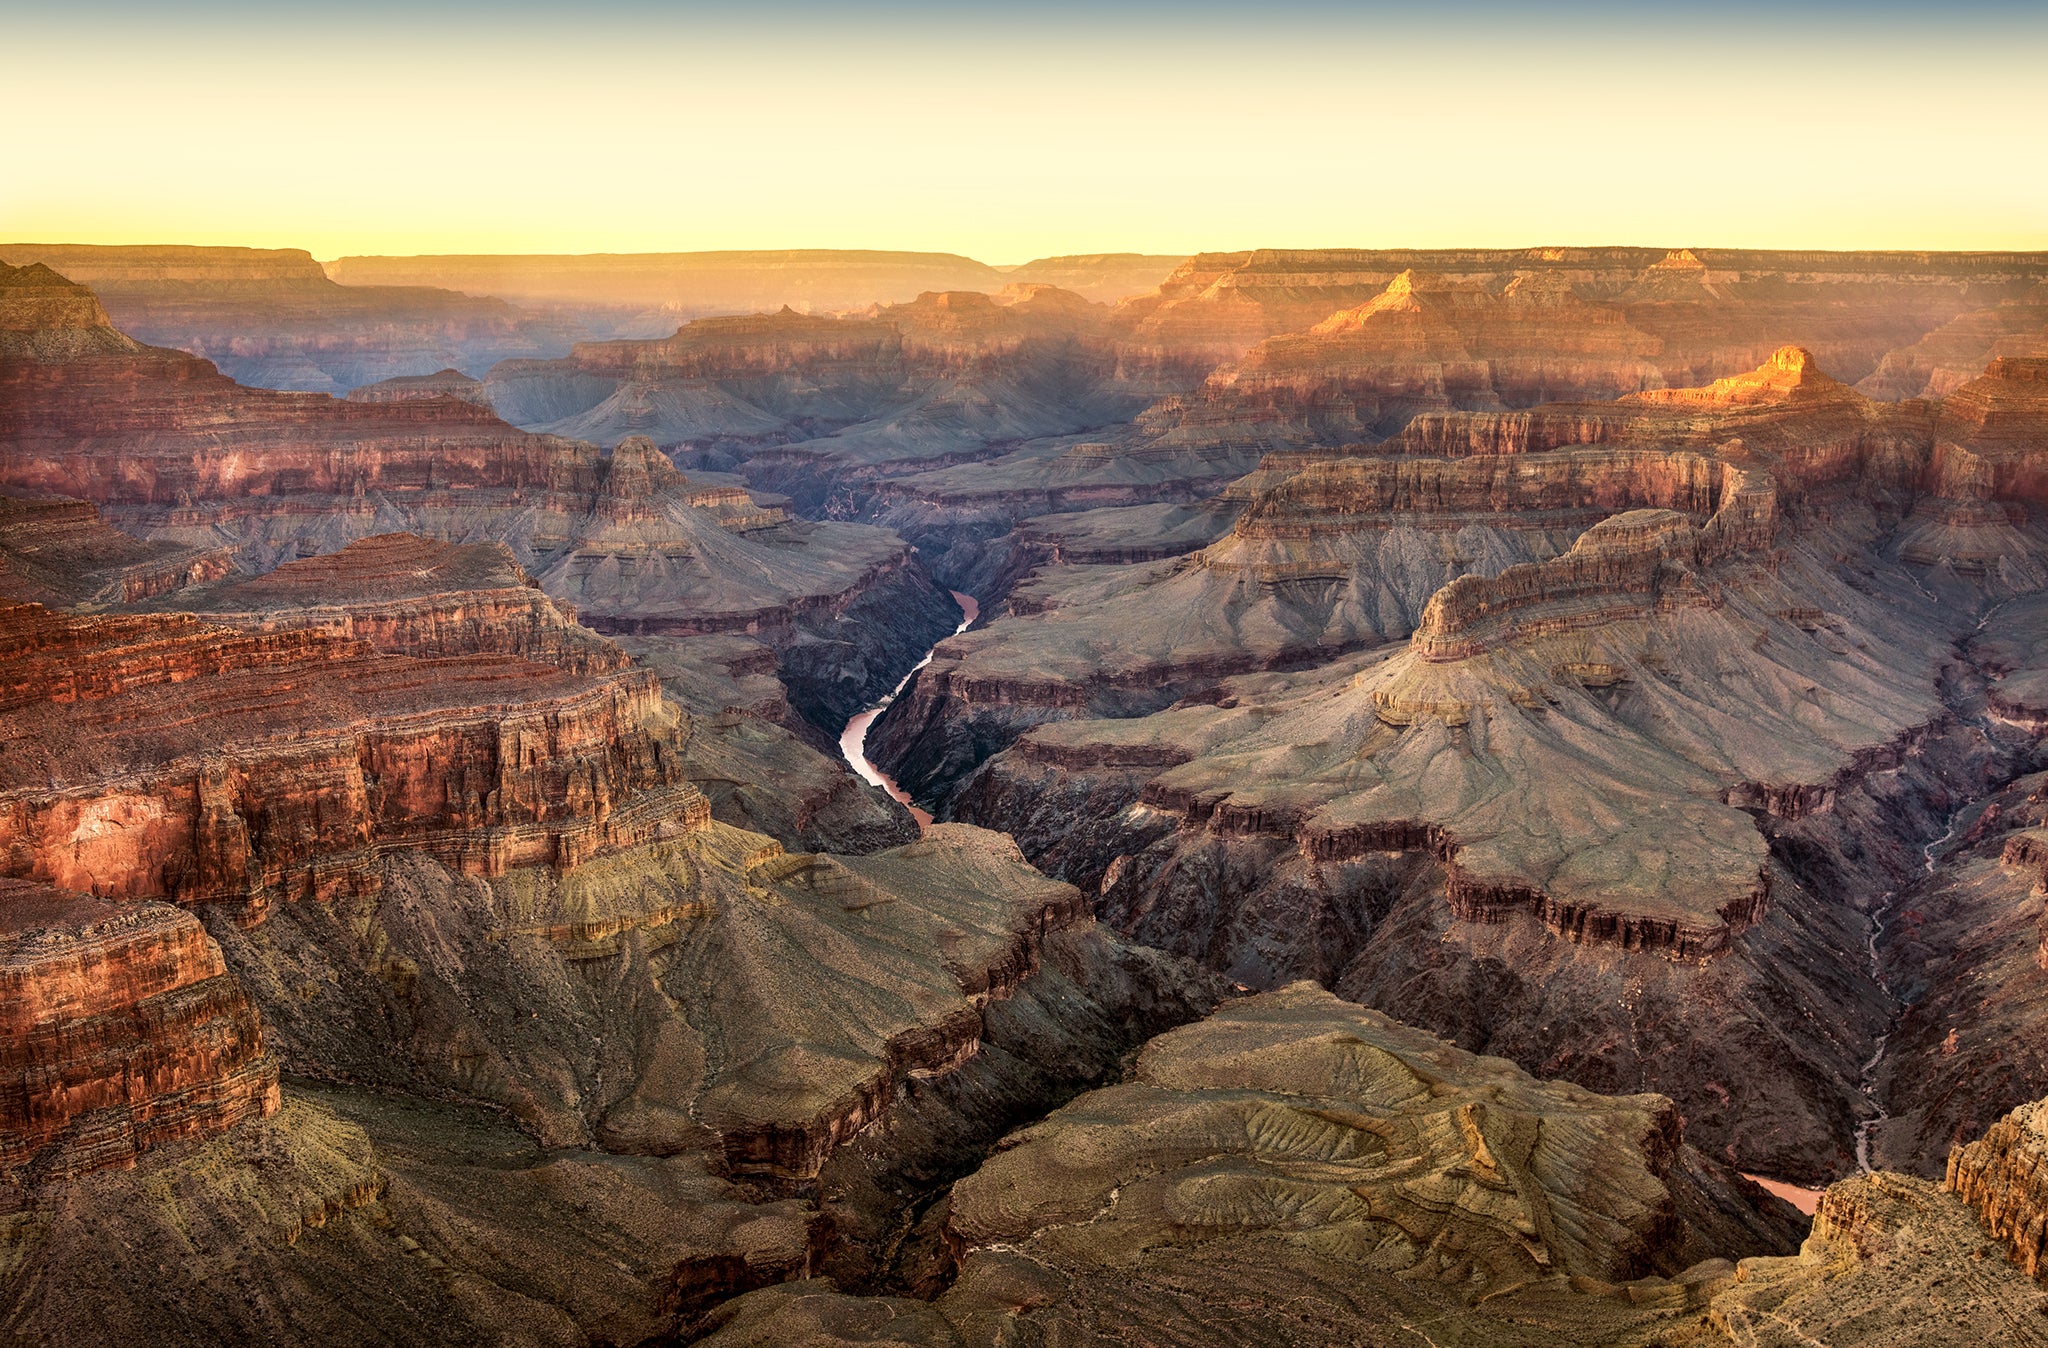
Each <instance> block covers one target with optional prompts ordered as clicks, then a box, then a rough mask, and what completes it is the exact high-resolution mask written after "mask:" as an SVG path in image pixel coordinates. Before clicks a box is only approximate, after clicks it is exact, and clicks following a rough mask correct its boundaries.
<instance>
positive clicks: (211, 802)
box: [0, 605, 709, 912]
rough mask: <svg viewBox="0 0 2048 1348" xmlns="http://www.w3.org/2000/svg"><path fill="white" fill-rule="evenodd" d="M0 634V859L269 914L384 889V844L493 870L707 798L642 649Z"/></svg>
mask: <svg viewBox="0 0 2048 1348" xmlns="http://www.w3.org/2000/svg"><path fill="white" fill-rule="evenodd" d="M0 633H4V634H5V635H4V637H0V712H4V715H0V871H4V873H6V874H12V875H16V876H23V877H28V878H34V879H39V880H46V881H48V882H50V883H52V884H56V885H59V886H62V887H64V888H68V889H75V890H81V891H88V892H93V893H97V894H101V895H104V896H107V897H111V898H121V899H132V898H143V897H153V896H164V897H170V898H175V899H177V900H179V901H181V902H202V901H215V900H247V901H251V902H253V903H255V904H257V905H258V909H257V911H259V912H260V911H261V907H262V905H263V904H266V903H267V902H268V901H269V900H271V899H274V898H279V897H291V898H298V897H324V896H328V895H331V894H335V893H338V892H363V891H368V890H372V889H374V888H375V887H376V886H377V884H378V883H379V880H378V870H377V865H376V863H377V861H378V859H379V857H380V856H381V855H382V854H383V853H384V852H386V851H389V850H392V849H402V848H416V849H420V850H424V851H426V852H428V853H430V854H432V855H433V856H435V857H437V858H438V859H440V860H441V861H442V862H443V863H444V864H446V865H448V866H450V867H451V868H453V869H456V870H458V871H461V872H464V873H466V874H481V875H492V874H497V873H500V872H502V871H503V870H505V869H507V868H509V867H513V866H521V865H550V866H554V867H556V868H562V867H567V866H572V865H574V864H576V863H577V862H579V861H581V860H583V859H585V858H587V857H590V856H592V855H594V854H596V853H598V852H601V851H605V850H608V849H615V848H618V847H623V846H630V845H632V844H634V843H637V842H642V841H646V840H648V839H651V838H658V837H663V836H667V835H669V834H671V833H678V832H687V831H689V830H691V829H694V828H698V827H701V826H702V825H703V824H704V823H705V822H706V821H707V820H708V818H709V807H708V805H707V803H706V801H705V799H704V797H703V796H702V795H701V794H699V793H698V792H697V791H696V790H695V788H693V787H691V786H690V785H689V784H688V783H687V782H685V781H683V780H682V778H681V773H680V767H679V760H678V754H679V735H680V719H679V717H678V715H677V714H676V712H675V711H674V710H673V708H671V707H670V706H669V705H668V704H667V703H665V702H664V701H663V699H662V696H661V690H660V687H659V685H658V683H657V682H656V680H655V678H654V676H653V674H652V673H650V672H648V671H645V670H640V669H635V668H628V669H620V670H615V671H613V672H608V673H592V674H575V673H571V672H569V671H567V670H564V669H560V668H556V667H554V666H550V665H542V664H535V663H531V662H529V661H527V660H524V659H520V658H517V657H514V656H506V655H468V656H460V657H451V658H442V659H413V658H410V657H405V656H392V655H380V654H378V653H376V652H375V651H374V650H373V649H372V648H371V647H370V645H369V644H368V643H366V642H364V641H361V640H355V639H344V638H340V637H336V636H334V635H331V634H329V633H326V632H322V631H317V630H305V629H299V630H284V631H243V630H237V629H234V628H229V627H223V626H218V625H215V624H211V623H206V622H202V621H200V620H198V619H196V618H193V617H190V616H187V615H172V614H142V615H128V616H120V617H98V618H87V617H75V616H66V615H62V614H57V613H52V612H50V611H48V610H46V609H43V608H41V607H39V606H36V605H21V606H14V607H10V608H7V609H5V610H4V611H0Z"/></svg>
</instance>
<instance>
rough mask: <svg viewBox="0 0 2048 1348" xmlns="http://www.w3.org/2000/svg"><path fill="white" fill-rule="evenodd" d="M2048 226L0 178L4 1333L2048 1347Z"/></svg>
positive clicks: (615, 1340)
mask: <svg viewBox="0 0 2048 1348" xmlns="http://www.w3.org/2000/svg"><path fill="white" fill-rule="evenodd" d="M2044 285H2048V255H2040V254H2030V253H2009V254H1997V253H1984V254H1935V253H1924V254H1877V253H1862V254H1858V253H1792V252H1763V251H1753V250H1752V251H1745V250H1722V249H1710V248H1693V249H1670V248H1544V249H1529V250H1509V249H1498V250H1478V249H1474V250H1354V249H1326V250H1256V251H1249V252H1241V253H1230V254H1200V255H1197V256H1194V257H1190V258H1186V259H1178V258H1167V257H1147V256H1143V255H1116V254H1104V255H1091V256H1077V257H1060V258H1048V259H1042V260H1040V261H1038V262H1033V263H1030V264H1026V265H1024V266H1021V267H1016V268H1008V269H998V268H992V267H986V266H983V265H982V264H980V263H975V262H973V261H972V260H971V259H967V258H963V257H957V256H954V255H950V254H913V253H889V254H882V253H877V254H867V255H850V254H844V253H832V252H825V251H820V252H813V253H806V252H789V253H744V254H742V253H733V254H673V255H666V254H663V255H656V254H648V255H626V254H616V255H590V256H587V257H582V258H546V257H483V256H474V257H472V256H446V257H421V258H374V257H350V258H343V259H340V260H339V261H338V262H335V263H331V264H329V265H328V266H327V267H326V268H325V269H323V268H322V267H321V266H320V265H319V264H317V263H314V262H313V261H312V259H311V257H310V255H307V254H303V253H297V252H293V251H289V250H272V251H261V250H228V249H172V248H168V247H166V248H132V249H93V248H87V247H84V246H73V245H37V246H27V245H20V246H17V245H6V246H0V977H4V981H5V982H6V985H7V987H8V988H9V989H10V993H11V995H10V997H9V998H8V999H7V1008H6V1011H5V1015H6V1017H7V1018H8V1020H9V1035H8V1038H7V1044H6V1051H5V1052H4V1054H0V1082H4V1088H0V1308H4V1309H0V1321H4V1324H5V1329H6V1333H7V1334H8V1335H9V1336H10V1337H11V1338H12V1339H13V1340H14V1341H21V1342H36V1341H51V1340H55V1339H58V1338H63V1337H66V1336H67V1335H72V1334H75V1332H76V1329H77V1326H78V1325H79V1324H81V1323H83V1322H89V1323H91V1324H92V1325H94V1326H95V1327H96V1329H97V1330H98V1332H99V1334H100V1336H101V1337H103V1338H104V1340H105V1341H107V1342H110V1343H122V1344H125V1343H142V1342H149V1343H151V1344H156V1345H163V1344H187V1343H190V1344H193V1345H199V1344H215V1343H220V1342H260V1341H270V1342H277V1341H300V1340H310V1339H321V1340H337V1341H348V1342H363V1343H389V1344H402V1343H415V1342H428V1341H434V1342H464V1343H467V1342H479V1343H549V1344H600V1343H602V1344H627V1343H631V1344H653V1343H680V1342H705V1343H715V1344H719V1345H743V1344H764V1345H765V1344H784V1343H796V1342H803V1343H861V1342H893V1343H976V1344H978V1343H987V1344H998V1343H1002V1344H1010V1343H1083V1342H1100V1341H1105V1340H1106V1339H1109V1338H1114V1339H1117V1340H1119V1341H1127V1342H1176V1343H1178V1342H1187V1343H1194V1342H1217V1341H1225V1340H1227V1341H1230V1342H1243V1343H1274V1344H1280V1343H1295V1344H1298V1343H1316V1344H1322V1343H1328V1344H1355V1343H1360V1342H1379V1341H1387V1342H1397V1341H1402V1340H1403V1339H1404V1338H1406V1339H1409V1340H1413V1339H1415V1338H1417V1337H1420V1338H1422V1339H1425V1340H1427V1341H1429V1342H1432V1343H1452V1342H1458V1343H1489V1344H1491V1343H1501V1344H1527V1345H1539V1344H1540V1345H1562V1344H1609V1345H1617V1346H1619V1345H1640V1346H1641V1348H1650V1345H1665V1346H1666V1348H1669V1346H1670V1345H1706V1344H1719V1343H1732V1344H1741V1345H1753V1344H1785V1345H1788V1346H1789V1345H1792V1344H1801V1343H1804V1344H1811V1343H1813V1342H1825V1343H1829V1344H1839V1345H1845V1346H1846V1345H1858V1344H1870V1345H1877V1344H1886V1345H1895V1344H1926V1345H1929V1346H1930V1348H1932V1346H1933V1345H1938V1344H1944V1343H1954V1342H1958V1341H1972V1342H1978V1341H1981V1342H1986V1343H1992V1342H1997V1343H2005V1342H2010V1343H2048V1320H2043V1319H2042V1317H2041V1314H2040V1307H2041V1306H2042V1305H2043V1304H2044V1301H2043V1298H2044V1292H2043V1289H2042V1286H2041V1283H2040V1281H2039V1278H2040V1276H2041V1273H2042V1268H2041V1264H2042V1252H2043V1249H2044V1239H2048V1237H2044V1234H2043V1233H2044V1230H2048V1199H2044V1196H2043V1185H2044V1180H2043V1159H2042V1157H2043V1152H2044V1150H2048V1143H2044V1142H2043V1137H2044V1134H2048V1127H2044V1124H2043V1117H2044V1116H2043V1113H2042V1111H2043V1109H2044V1108H2048V1060H2043V1059H2042V1057H2041V1055H2040V1054H2039V1053H2038V1052H2036V1051H2035V1046H2036V1045H2038V1043H2039V1042H2040V1034H2041V1031H2042V1029H2043V1027H2044V1023H2048V1022H2044V1017H2048V996H2044V995H2043V989H2044V986H2048V985H2044V984H2043V982H2042V980H2043V979H2044V978H2048V974H2044V972H2043V970H2044V969H2048V954H2044V951H2048V937H2044V933H2048V916H2044V911H2043V909H2044V903H2048V898H2044V895H2048V879H2044V877H2048V785H2044V783H2048V637H2044V632H2048V515H2044V513H2043V512H2044V511H2048V346H2044V345H2043V344H2042V339H2043V335H2044V333H2048V327H2044V324H2048V319H2044V318H2043V309H2042V305H2043V299H2042V296H2043V293H2044V292H2043V290H2042V287H2043V286H2044ZM338 394H346V396H334V395H338ZM1755 1176H1764V1177H1768V1178H1769V1179H1770V1180H1772V1181H1773V1182H1778V1183H1790V1184H1795V1185H1799V1186H1804V1187H1808V1188H1812V1189H1816V1190H1819V1191H1820V1192H1819V1193H1818V1197H1817V1203H1816V1204H1815V1207H1814V1211H1813V1214H1812V1216H1811V1218H1810V1219H1809V1218H1807V1217H1805V1216H1803V1215H1802V1214H1801V1213H1800V1212H1799V1211H1796V1210H1795V1209H1794V1208H1793V1207H1792V1206H1790V1205H1789V1204H1787V1203H1785V1202H1784V1201H1782V1199H1780V1198H1778V1197H1776V1196H1774V1195H1773V1193H1772V1192H1771V1191H1770V1190H1768V1189H1767V1188H1765V1187H1763V1186H1760V1185H1759V1184H1757V1183H1755V1182H1754V1178H1753V1177H1755ZM366 1288H374V1289H376V1290H375V1294H374V1295H368V1294H366V1292H365V1289H366ZM1275 1289H1285V1295H1276V1294H1275ZM1958 1335H1960V1336H1961V1337H1960V1338H1958V1337H1957V1336H1958Z"/></svg>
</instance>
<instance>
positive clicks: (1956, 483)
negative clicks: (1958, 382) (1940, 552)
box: [1928, 356, 2048, 506]
mask: <svg viewBox="0 0 2048 1348" xmlns="http://www.w3.org/2000/svg"><path fill="white" fill-rule="evenodd" d="M1928 487H1929V489H1930V490H1931V491H1933V492H1934V493H1935V494H1936V495H1938V496H1942V497H1949V498H1956V499H1961V500H2000V501H2015V502H2023V503H2026V504H2029V505H2034V506H2043V505H2048V359H2023V358H2020V357H2013V356H2001V357H2000V358H1998V359H1997V360H1994V361H1992V362H1991V364H1990V366H1989V368H1987V369H1986V370H1985V371H1984V373H1983V375H1982V376H1981V377H1979V378H1976V379H1973V380H1971V381H1970V382H1969V383H1967V384H1964V385H1963V386H1962V387H1961V388H1959V389H1957V390H1956V391H1955V392H1954V393H1951V394H1950V395H1949V396H1948V397H1946V398H1944V399H1942V402H1941V411H1940V415H1939V416H1938V417H1937V418H1936V419H1935V423H1934V460H1933V463H1932V464H1931V466H1930V468H1929V471H1928Z"/></svg>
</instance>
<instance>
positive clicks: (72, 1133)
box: [0, 879, 278, 1207]
mask: <svg viewBox="0 0 2048 1348" xmlns="http://www.w3.org/2000/svg"><path fill="white" fill-rule="evenodd" d="M277 1107H278V1086H277V1062H276V1060H275V1059H273V1058H271V1057H270V1056H269V1055H267V1054H266V1053H265V1052H264V1051H263V1035H262V1028H261V1024H260V1022H259V1019H258V1017H257V1014H256V1009H255V1008H254V1007H253V1006H251V1005H250V1004H249V1001H248V999H247V998H246V997H245V996H244V995H243V992H242V988H241V985H240V984H239V983H237V982H236V980H235V978H234V977H233V975H231V974H230V973H229V972H228V970H227V965H226V964H225V963H224V962H223V961H222V959H221V952H220V948H219V947H218V946H217V945H215V944H214V942H213V940H212V938H211V937H209V936H208V935H207V934H206V932H205V930H204V929H203V928H202V927H201V926H200V925H199V922H198V920H197V919H196V918H194V917H193V916H192V914H190V913H188V912H185V911H183V910H181V909H178V908H175V907H172V906H171V905H169V904H163V903H143V904H125V903H109V902H105V901H103V900H99V899H94V898H90V897H87V896H85V895H81V894H76V893H68V892H65V891H63V890H59V889H54V888H52V887H50V886H48V885H43V884H37V883H32V882H28V881H22V880H10V879H0V1207H5V1206H9V1204H8V1199H9V1197H10V1190H13V1191H15V1192H16V1193H18V1191H19V1186H22V1185H24V1184H26V1183H33V1182H36V1181H39V1180H42V1179H45V1178H52V1177H62V1176H71V1175H78V1174H83V1173H85V1172H87V1171H91V1170H99V1169H103V1168H105V1167H108V1166H125V1165H132V1164H134V1161H135V1158H136V1156H137V1154H138V1153H140V1152H143V1151H146V1150H147V1149H149V1148H150V1147H153V1146H156V1145H159V1144H161V1143H165V1142H173V1141H180V1140H183V1139H187V1138H201V1137H210V1136H212V1135H214V1134H216V1133H220V1132H224V1131H226V1130H227V1129H229V1128H232V1127H233V1126H235V1125H236V1124H237V1123H240V1122H241V1121H243V1120H244V1119H250V1118H258V1117H262V1116H264V1115H268V1114H271V1113H274V1112H276V1110H277Z"/></svg>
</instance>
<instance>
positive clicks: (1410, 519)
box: [1209, 449, 1733, 553]
mask: <svg viewBox="0 0 2048 1348" xmlns="http://www.w3.org/2000/svg"><path fill="white" fill-rule="evenodd" d="M1732 471H1733V470H1731V469H1730V468H1729V467H1728V465H1726V464H1722V463H1717V462H1715V461H1714V460H1713V459H1711V458H1709V457H1706V456H1703V455H1700V454H1695V453H1690V452H1679V453H1659V452H1653V451H1647V450H1634V449H1622V450H1609V449H1588V450H1580V451H1570V452H1561V453H1556V454H1549V455H1544V456H1543V457H1542V458H1540V459H1536V460H1532V461H1529V462H1512V461H1508V460H1503V459H1495V458H1482V459H1408V458H1371V459H1338V460H1330V461H1326V462H1321V463H1315V464H1311V465H1310V466H1308V467H1307V468H1305V469H1303V470H1302V471H1300V472H1298V473H1295V474H1293V475H1292V476H1290V477H1288V478H1286V479H1284V480H1283V481H1281V482H1280V483H1278V484H1276V485H1275V486H1273V487H1271V488H1269V489H1268V490H1266V491H1264V492H1261V493H1260V494H1258V495H1257V496H1255V497H1254V498H1253V500H1252V502H1251V504H1250V505H1248V506H1247V507H1246V508H1245V510H1244V513H1243V514H1241V515H1240V516H1239V517H1238V522H1237V525H1236V527H1235V529H1234V530H1233V533H1232V537H1233V538H1235V539H1240V540H1243V539H1284V538H1296V539H1303V538H1313V537H1316V536H1319V535H1325V534H1330V533H1338V532H1343V531H1345V530H1350V529H1365V530H1372V529H1384V528H1387V527H1389V526H1390V525H1391V524H1393V523H1395V522H1397V520H1396V519H1395V518H1393V517H1398V522H1399V523H1401V524H1404V525H1408V526H1411V527H1419V528H1426V527H1430V524H1431V522H1432V520H1435V521H1437V522H1438V523H1439V526H1440V527H1445V528H1459V527H1462V526H1463V525H1465V524H1466V523H1468V522H1470V521H1472V520H1474V519H1475V518H1479V519H1485V520H1487V521H1489V522H1496V523H1499V524H1502V525H1504V526H1506V527H1513V526H1514V525H1515V524H1516V523H1517V520H1518V517H1519V518H1520V519H1521V520H1526V521H1530V522H1535V521H1538V520H1540V519H1541V517H1543V516H1546V515H1551V516H1579V517H1588V516H1593V517H1598V516H1605V515H1608V514H1612V513H1613V512H1615V511H1619V510H1629V509H1634V508H1638V507H1645V506H1653V507H1659V508H1663V509H1671V510H1680V511H1684V512H1686V513H1687V514H1691V515H1694V516H1698V517H1705V516H1708V515H1711V514H1712V513H1713V512H1714V511H1715V510H1717V509H1718V508H1719V507H1720V504H1721V501H1722V498H1723V496H1724V493H1725V492H1726V491H1727V489H1728V485H1729V484H1730V482H1731V481H1732V480H1733V479H1732V477H1731V472H1732ZM1588 522H1590V520H1588ZM1227 544H1228V540H1226V542H1225V543H1219V544H1216V545H1213V546H1212V547H1211V548H1210V550H1209V551H1210V552H1211V553H1215V552H1218V551H1219V550H1222V549H1224V548H1226V547H1227Z"/></svg>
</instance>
